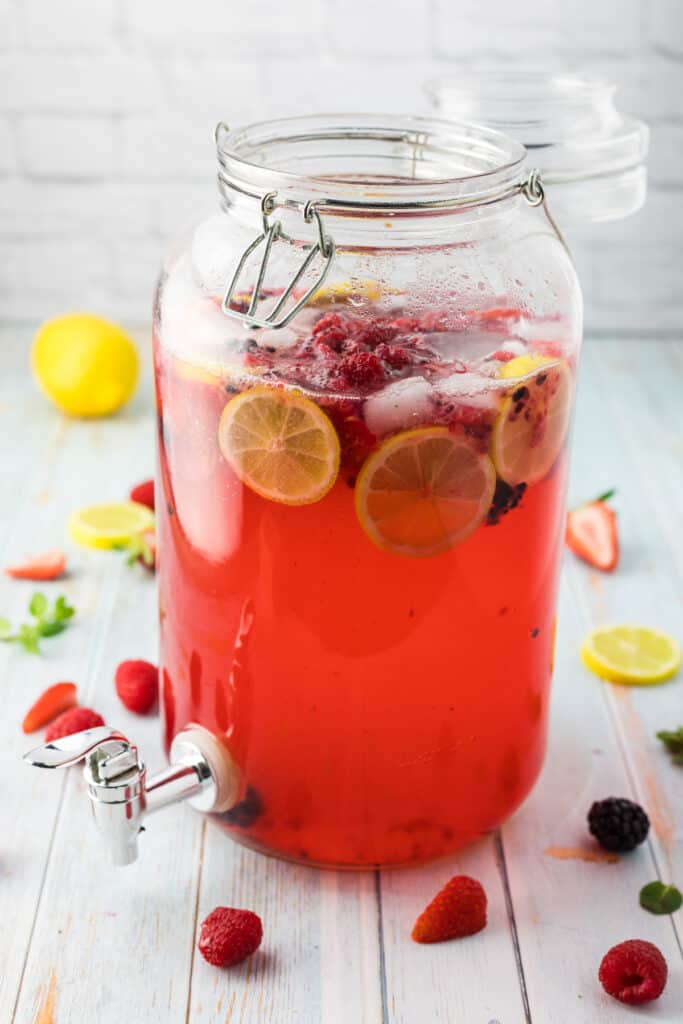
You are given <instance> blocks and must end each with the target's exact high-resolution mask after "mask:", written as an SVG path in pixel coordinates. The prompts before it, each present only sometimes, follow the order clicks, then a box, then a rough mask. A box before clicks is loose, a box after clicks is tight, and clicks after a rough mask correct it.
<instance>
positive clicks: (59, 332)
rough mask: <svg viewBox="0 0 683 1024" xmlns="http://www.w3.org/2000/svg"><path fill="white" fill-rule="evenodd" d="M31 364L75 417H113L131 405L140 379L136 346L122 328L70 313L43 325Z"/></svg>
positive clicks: (44, 386)
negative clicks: (128, 403)
mask: <svg viewBox="0 0 683 1024" xmlns="http://www.w3.org/2000/svg"><path fill="white" fill-rule="evenodd" d="M31 365H32V367H33V373H34V375H35V378H36V380H37V381H38V384H39V385H40V387H41V388H42V390H43V391H44V392H45V394H46V395H47V396H48V398H50V399H51V400H52V401H53V402H54V403H55V405H58V406H59V408H60V409H61V410H62V411H63V412H65V413H67V414H68V415H69V416H108V415H109V414H110V413H113V412H116V410H117V409H120V408H121V406H122V405H123V404H124V403H125V402H127V401H128V399H129V398H130V396H131V395H132V394H133V392H134V391H135V386H136V384H137V380H138V356H137V352H136V351H135V346H134V345H133V342H132V341H131V339H130V338H129V337H128V335H127V334H126V333H125V331H123V330H122V329H121V328H120V327H117V326H116V324H113V323H110V322H109V321H108V320H102V319H101V318H100V317H97V316H91V315H90V314H88V313H70V314H68V315H67V316H60V317H56V318H55V319H54V320H48V321H47V322H46V323H44V324H43V325H42V327H41V328H40V329H39V331H38V333H37V334H36V337H35V339H34V342H33V348H32V350H31Z"/></svg>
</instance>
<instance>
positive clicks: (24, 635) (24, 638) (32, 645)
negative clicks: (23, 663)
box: [17, 625, 40, 654]
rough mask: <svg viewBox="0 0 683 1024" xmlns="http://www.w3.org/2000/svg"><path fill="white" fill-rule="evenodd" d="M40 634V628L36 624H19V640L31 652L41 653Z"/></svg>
mask: <svg viewBox="0 0 683 1024" xmlns="http://www.w3.org/2000/svg"><path fill="white" fill-rule="evenodd" d="M38 635H39V634H38V630H37V628H36V627H35V626H27V625H23V626H19V632H18V633H17V640H18V641H19V643H20V644H21V646H22V647H23V648H24V650H25V651H28V653H29V654H40V646H39V644H38Z"/></svg>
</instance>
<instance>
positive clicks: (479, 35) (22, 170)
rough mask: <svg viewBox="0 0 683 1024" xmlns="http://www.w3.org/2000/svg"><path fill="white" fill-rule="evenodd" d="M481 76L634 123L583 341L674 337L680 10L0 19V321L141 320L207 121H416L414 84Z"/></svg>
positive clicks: (590, 250) (46, 3) (270, 11)
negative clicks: (515, 72)
mask: <svg viewBox="0 0 683 1024" xmlns="http://www.w3.org/2000/svg"><path fill="white" fill-rule="evenodd" d="M492 59H493V60H498V61H500V62H501V63H506V62H508V63H510V62H512V63H514V64H515V65H517V66H519V64H520V62H521V63H523V62H524V61H527V60H528V61H532V62H538V61H539V59H540V60H543V61H545V62H546V63H555V64H556V65H557V64H559V65H564V66H567V65H569V66H579V67H581V66H586V65H587V66H589V67H591V68H593V69H596V70H600V71H601V72H604V73H605V74H606V75H607V76H609V77H612V78H614V79H615V80H616V81H617V82H620V83H621V85H622V89H621V93H620V95H621V102H622V104H623V105H624V106H625V107H627V108H628V109H630V110H631V111H632V112H633V113H635V114H638V115H640V116H643V117H645V118H646V119H647V120H648V121H649V122H650V123H651V127H652V158H651V162H650V167H651V182H652V188H651V196H650V200H649V203H648V206H647V208H646V210H645V211H643V212H642V213H640V214H639V215H638V216H637V217H634V218H632V219H631V220H630V221H628V222H623V223H617V224H612V225H601V226H596V227H593V228H591V229H590V230H588V231H586V232H585V233H584V235H583V239H582V241H579V242H577V245H576V255H577V262H578V264H579V268H580V270H581V271H582V272H583V280H584V287H585V291H586V297H587V312H588V321H589V323H590V325H591V326H593V327H600V328H605V329H609V328H612V327H617V328H626V329H629V330H633V331H642V330H649V329H675V328H680V326H681V324H682V323H683V172H682V170H681V165H682V162H683V0H620V3H619V4H618V5H617V4H615V3H613V2H611V0H571V2H570V3H568V2H567V0H525V2H524V3H518V4H514V3H510V0H345V2H344V3H343V4H340V3H338V2H337V0H287V2H282V0H240V2H239V3H238V2H237V0H199V2H195V3H191V2H189V0H174V2H172V3H169V2H168V0H0V319H8V320H27V321H32V320H36V319H38V318H40V317H43V316H46V315H49V314H53V313H56V312H58V311H61V310H66V309H69V308H75V307H80V308H90V309H93V310H95V311H100V312H102V313H103V314H106V315H110V316H114V317H118V318H120V319H133V320H139V321H143V320H146V319H147V318H148V316H149V305H150V300H151V294H152V290H153V286H154V278H155V274H156V267H157V266H158V263H159V260H160V257H161V252H162V250H163V247H164V246H165V245H166V244H167V241H168V239H169V238H171V237H172V236H173V235H174V234H177V233H178V232H179V231H180V230H181V229H182V228H183V227H184V226H185V225H186V224H187V223H188V222H190V221H191V220H192V219H195V218H198V217H199V216H201V215H202V214H203V213H205V212H206V211H208V210H210V209H211V207H212V205H213V204H214V202H215V196H214V175H215V169H214V155H213V143H212V130H213V126H214V124H215V122H216V121H217V120H219V119H223V120H226V121H227V122H228V123H230V124H239V123H245V122H248V121H251V120H255V119H260V118H264V117H271V116H282V115H287V114H296V113H306V112H313V111H324V110H326V109H327V110H333V111H338V110H343V109H346V110H363V109H375V110H383V109H384V110H387V111H398V112H418V113H420V112H425V111H426V110H427V109H428V107H427V101H426V99H425V98H424V96H423V94H422V90H421V84H422V82H423V81H424V80H425V79H426V78H428V77H430V76H433V75H434V74H438V73H440V72H445V71H448V70H449V69H451V68H456V69H458V70H463V68H466V67H467V66H468V65H471V64H475V63H478V62H481V61H482V60H486V61H490V60H492Z"/></svg>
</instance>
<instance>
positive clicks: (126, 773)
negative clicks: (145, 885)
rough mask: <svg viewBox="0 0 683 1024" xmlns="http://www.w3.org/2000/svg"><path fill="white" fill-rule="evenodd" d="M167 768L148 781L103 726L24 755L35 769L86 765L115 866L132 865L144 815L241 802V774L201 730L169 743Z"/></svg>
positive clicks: (132, 751)
mask: <svg viewBox="0 0 683 1024" xmlns="http://www.w3.org/2000/svg"><path fill="white" fill-rule="evenodd" d="M170 758H171V764H170V765H169V767H168V768H165V769H164V770H163V771H161V772H158V773H157V774H156V775H153V776H152V777H151V778H149V779H148V777H147V769H146V768H145V765H144V764H143V762H142V761H141V760H140V759H139V757H138V749H137V747H136V746H134V745H133V744H132V743H130V742H129V741H128V740H127V739H126V737H125V736H124V735H123V734H122V733H120V732H118V731H117V730H116V729H108V728H106V727H104V726H102V727H101V728H98V729H85V730H84V731H83V732H76V733H73V734H72V735H71V736H64V737H62V738H60V739H58V740H53V741H52V742H51V743H46V744H45V745H44V746H42V747H36V748H35V750H30V751H29V752H28V753H27V754H24V760H25V761H27V762H28V763H29V764H30V765H33V766H34V767H36V768H68V766H69V765H73V764H77V763H78V762H79V761H85V767H84V770H83V775H84V778H85V782H86V785H87V789H88V796H89V797H90V802H91V806H92V810H93V814H94V816H95V822H96V824H97V827H98V828H99V830H100V835H101V837H102V840H103V842H104V845H105V847H106V848H107V849H108V850H109V852H110V854H111V856H112V859H113V861H114V864H117V865H125V864H132V863H133V861H134V860H136V858H137V855H138V835H139V833H140V830H141V829H142V822H143V820H144V819H145V817H146V816H147V815H148V814H151V813H152V812H153V811H157V810H160V809H161V808H162V807H166V806H168V805H169V804H173V803H178V802H179V801H181V800H187V801H188V802H189V803H190V804H192V805H193V806H194V807H196V808H197V810H200V811H219V812H220V811H225V810H228V809H229V808H230V807H233V806H234V805H235V804H236V803H237V801H238V800H239V790H240V786H239V772H238V769H237V766H236V764H235V762H234V761H233V760H232V758H231V756H230V754H229V753H228V751H227V749H226V748H225V747H224V746H223V744H222V743H221V742H220V741H219V740H218V739H217V738H216V737H215V736H214V735H213V734H212V733H210V732H209V731H208V730H207V729H204V728H202V726H200V725H192V724H191V725H189V726H187V727H186V728H185V729H183V730H182V731H181V732H179V733H178V734H177V735H176V737H175V738H174V740H173V743H172V745H171V751H170Z"/></svg>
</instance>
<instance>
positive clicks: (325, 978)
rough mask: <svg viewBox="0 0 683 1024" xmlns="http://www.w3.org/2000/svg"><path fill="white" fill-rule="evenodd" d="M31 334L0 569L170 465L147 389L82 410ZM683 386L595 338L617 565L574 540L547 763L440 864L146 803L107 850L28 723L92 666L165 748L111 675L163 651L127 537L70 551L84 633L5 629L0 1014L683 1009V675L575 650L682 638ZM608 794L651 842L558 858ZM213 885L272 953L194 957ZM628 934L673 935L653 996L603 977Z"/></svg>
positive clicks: (495, 1017) (269, 1017)
mask: <svg viewBox="0 0 683 1024" xmlns="http://www.w3.org/2000/svg"><path fill="white" fill-rule="evenodd" d="M20 333H21V332H14V334H13V333H11V332H5V333H4V334H2V335H0V341H2V342H3V375H2V380H1V381H0V446H1V459H2V462H1V466H2V501H1V502H0V564H2V565H5V564H7V563H8V562H9V561H12V560H16V559H18V558H20V557H21V556H23V555H27V554H30V553H32V552H38V551H41V550H43V549H47V548H50V547H54V546H58V545H62V544H63V543H64V525H65V521H66V518H67V515H68V513H69V511H70V510H71V509H73V508H74V507H76V506H79V505H83V504H87V503H90V502H93V501H102V500H108V499H111V500H115V499H120V498H124V497H125V496H126V493H127V489H128V487H129V485H130V484H131V483H134V482H136V481H138V480H139V479H142V478H144V477H146V476H149V475H150V473H151V470H152V466H153V428H152V415H153V414H152V402H151V396H150V392H149V387H148V386H146V387H144V388H143V389H141V391H140V393H139V394H138V396H137V397H136V399H135V401H134V402H133V403H132V405H131V407H130V408H129V409H128V410H127V411H126V412H125V414H123V415H121V416H120V417H118V418H116V419H113V420H110V421H103V422H93V423H82V422H80V423H79V422H67V421H65V420H63V419H62V418H60V416H59V415H58V414H56V413H55V412H53V411H52V410H51V409H50V408H48V406H47V404H46V403H45V402H44V401H43V399H42V398H41V397H40V396H39V395H38V394H37V392H36V391H35V389H34V387H33V385H32V384H31V382H30V381H29V378H28V374H27V371H26V368H25V364H26V361H27V352H28V349H27V342H28V339H27V338H26V337H21V336H17V334H20ZM682 394H683V342H681V343H678V342H675V341H652V340H650V341H647V342H645V341H644V342H637V341H633V340H630V341H620V342H617V341H608V340H599V341H594V342H592V343H590V344H588V345H587V349H586V353H585V358H584V362H583V370H582V390H581V397H580V402H579V411H578V422H577V428H576V432H575V444H574V473H573V487H572V491H573V493H572V498H573V499H574V500H580V499H584V498H588V497H591V496H594V495H596V494H598V493H599V492H600V491H603V490H604V489H605V488H606V487H608V486H616V487H617V488H618V492H619V494H618V507H619V513H620V516H619V521H620V527H621V534H622V539H623V556H622V563H621V567H620V569H619V571H618V572H617V573H616V574H615V575H614V576H609V577H608V576H600V575H598V574H595V573H592V572H591V571H589V570H588V569H587V568H585V567H584V566H582V565H579V564H578V563H577V562H575V561H574V560H573V558H572V557H571V556H567V559H566V567H565V573H564V580H563V589H562V601H561V610H560V628H559V635H558V647H557V660H556V673H555V676H556V678H555V683H554V701H553V716H552V734H551V742H550V751H549V755H548V759H547V763H546V767H545V770H544V772H543V776H542V779H541V781H540V783H539V784H538V786H537V787H536V789H535V791H534V793H533V795H532V796H531V798H530V799H529V800H528V801H527V803H526V804H525V806H524V807H523V808H522V810H521V811H519V812H518V814H517V815H516V816H515V817H514V818H513V820H512V821H510V822H509V823H508V824H507V825H506V826H505V827H504V829H503V830H502V832H501V834H500V835H497V836H491V837H490V838H489V839H487V840H485V841H482V842H480V843H479V844H477V845H476V846H474V847H472V848H470V849H467V850H465V851H463V852H462V853H461V854H459V855H457V856H454V857H451V858H449V859H448V860H447V861H445V862H441V863H438V864H435V865H432V866H429V867H426V868H421V869H415V870H412V871H396V872H387V873H384V874H382V875H381V876H380V875H379V874H372V873H368V874H349V873H346V874H336V873H334V872H319V871H315V870H313V869H309V868H303V867H301V868H300V867H295V866H292V865H289V864H285V863H282V862H279V861H277V860H272V859H267V858H265V857H261V856H258V855H256V854H254V853H251V852H248V851H246V850H244V849H241V848H240V847H238V846H235V845H233V844H232V843H230V842H229V841H228V840H227V839H226V838H225V837H224V836H223V835H222V834H221V833H220V832H219V831H218V830H215V829H213V828H212V827H211V826H210V825H207V824H206V823H205V822H204V821H203V820H202V818H201V817H199V816H198V815H196V814H194V813H193V812H192V811H191V810H190V809H188V808H186V807H174V808H172V809H169V810H168V811H167V812H165V813H163V814H161V815H159V816H158V817H156V818H154V819H152V820H151V821H150V822H149V828H148V831H147V832H146V833H145V835H144V836H143V837H142V839H141V847H142V856H141V858H140V860H139V861H138V862H137V863H136V864H135V865H133V866H131V867H128V868H125V869H119V870H113V869H111V868H110V867H109V864H108V860H107V856H106V853H105V851H103V850H101V849H99V848H98V842H97V838H96V834H95V832H94V829H93V826H92V824H91V821H90V810H89V807H88V801H87V799H86V798H85V795H84V792H83V782H82V776H81V773H80V772H79V771H76V770H71V771H69V772H54V773H49V772H41V771H37V770H34V769H30V768H28V767H26V766H25V765H24V764H23V763H22V762H21V760H20V757H21V754H22V752H23V751H24V750H25V749H26V747H27V746H30V745H32V741H31V739H29V740H27V738H26V737H24V736H23V735H22V734H21V732H20V726H19V723H20V721H21V718H22V716H23V714H24V712H25V710H26V709H27V707H28V705H29V704H30V703H31V702H32V700H33V698H34V697H35V696H36V695H37V694H38V693H39V692H40V691H41V690H42V689H43V688H44V687H45V686H46V685H48V684H50V683H52V682H54V681H56V680H60V679H70V680H74V681H75V682H77V683H78V686H79V689H80V693H81V697H82V699H83V701H84V702H87V703H91V704H92V705H93V706H95V707H96V708H97V709H98V710H99V711H100V712H101V713H102V714H103V715H104V716H105V719H106V721H107V722H108V723H110V724H118V725H119V726H120V727H121V728H123V729H124V730H128V731H129V732H130V734H132V735H133V737H135V738H136V739H137V740H138V741H139V742H140V745H141V747H142V749H143V751H144V752H145V755H146V759H147V761H148V764H149V765H150V767H151V768H155V767H158V766H160V765H161V763H162V754H161V747H160V743H159V736H158V732H159V729H158V721H157V719H156V718H152V719H150V720H144V719H140V718H137V717H135V716H133V715H130V714H128V713H127V712H125V711H124V709H123V708H122V707H121V706H120V704H119V702H118V700H117V698H116V696H115V693H114V689H113V684H112V677H113V673H114V668H115V666H116V665H117V664H118V662H119V661H121V660H122V659H124V658H129V657H146V658H150V659H154V658H155V656H156V632H155V621H156V613H155V587H154V581H153V579H152V578H150V577H147V576H145V574H144V573H142V572H137V571H135V572H131V570H129V569H128V568H126V567H125V566H124V564H123V559H122V558H121V557H120V556H119V555H116V554H107V553H96V552H93V553H89V552H87V551H83V550H75V549H73V550H71V549H70V550H69V565H70V568H71V572H70V575H69V578H68V580H66V581H65V582H64V583H63V584H54V585H52V587H51V589H52V591H53V593H58V592H61V591H64V592H65V593H67V594H68V596H69V598H70V599H71V600H72V602H73V604H74V605H75V606H76V608H77V610H78V616H77V619H76V620H75V623H74V625H73V627H72V628H70V629H69V630H68V632H66V633H65V634H63V635H62V636H61V637H58V638H55V639H53V640H50V641H48V642H47V643H45V645H44V650H45V653H44V655H43V656H42V657H40V658H36V657H32V656H30V655H27V654H25V653H24V652H23V651H21V650H18V649H14V647H13V646H10V645H0V677H1V682H0V700H1V701H2V706H3V712H4V713H3V723H4V724H3V728H2V741H1V743H0V772H1V773H2V774H1V778H2V790H1V792H2V796H1V798H0V821H1V822H2V828H1V829H0V973H1V974H2V984H1V986H0V1022H1V1024H10V1022H12V1024H14V1022H16V1024H91V1022H92V1024H121V1022H128V1021H130V1022H132V1024H152V1022H160V1024H181V1022H191V1024H219V1022H220V1024H227V1022H230V1024H237V1022H241V1024H257V1022H258V1024H261V1022H274V1024H290V1022H291V1024H319V1022H324V1024H494V1022H496V1024H498V1022H499V1024H520V1022H528V1021H533V1022H534V1024H575V1022H581V1024H584V1022H585V1024H613V1022H624V1021H634V1020H648V1021H657V1022H658V1024H664V1022H666V1024H674V1022H679V1024H680V1022H681V1021H682V1020H683V962H682V945H681V938H682V936H683V913H682V912H680V911H679V912H678V914H676V915H674V916H673V917H655V916H652V915H650V914H648V913H646V912H645V911H643V910H641V909H640V908H639V906H638V892H639V889H640V887H641V886H642V885H643V884H644V883H646V882H649V881H652V880H653V879H655V878H657V877H659V878H662V879H664V880H667V881H668V880H673V881H675V882H677V883H678V885H679V887H681V888H683V769H681V768H675V767H674V766H673V765H672V764H671V763H670V761H669V758H668V756H667V755H666V754H665V752H664V751H663V750H662V749H660V745H659V743H658V741H657V740H656V739H655V737H654V733H655V732H656V730H657V729H659V728H674V727H676V726H677V725H679V724H683V679H680V678H679V679H678V681H675V682H672V683H671V684H669V685H667V686H661V687H657V688H653V689H649V690H648V689H645V690H636V689H633V690H628V689H622V688H617V687H611V686H609V685H606V684H604V683H601V682H599V681H598V680H597V679H595V678H593V677H592V676H590V675H589V674H588V673H587V672H586V671H585V670H584V669H583V668H582V666H581V664H580V662H579V660H578V648H579V642H580V639H581V637H582V636H583V634H584V633H585V632H586V630H587V629H588V628H589V627H590V626H591V625H593V624H597V623H603V622H606V621H609V620H616V621H629V620H633V621H637V622H639V621H642V622H646V623H652V624H654V625H656V626H659V627H660V628H662V629H669V630H671V631H673V632H674V633H677V634H678V635H679V638H681V633H682V632H683V522H682V519H683V474H682V472H681V467H682V466H683V411H682V409H683V407H682V404H681V398H682ZM33 589H34V585H32V584H30V583H21V582H14V581H10V580H8V579H6V578H4V577H3V579H2V582H1V583H0V613H2V614H5V615H9V616H11V617H15V618H16V617H19V616H20V615H21V614H22V613H23V612H24V610H25V607H26V604H27V600H28V596H29V594H30V593H31V591H32V590H33ZM492 713H493V710H492ZM38 738H39V737H38ZM38 738H36V742H37V739H38ZM608 795H624V796H632V797H635V798H636V799H638V800H639V801H640V802H641V803H643V804H644V805H645V806H646V808H647V810H648V812H649V814H650V817H651V819H652V823H653V829H652V831H651V838H650V840H649V841H648V843H647V844H646V845H644V846H643V847H641V848H640V849H639V850H638V851H637V852H635V853H634V854H632V855H630V856H628V857H624V858H623V859H622V860H621V861H620V862H619V863H618V864H605V863H584V862H582V861H579V860H558V859H555V858H553V857H550V856H548V855H547V854H546V853H545V852H544V851H546V850H547V849H548V848H549V847H573V846H577V845H579V844H581V843H582V842H583V841H584V839H585V836H586V831H585V816H586V812H587V810H588V807H589V805H590V803H591V801H592V800H593V799H595V798H597V799H600V798H602V797H605V796H608ZM455 873H466V874H471V875H474V876H475V877H477V878H479V879H480V880H481V881H482V883H483V884H484V886H485V888H486V890H487V892H488V895H489V902H490V920H489V925H488V927H487V929H486V930H485V931H484V932H482V933H480V934H479V935H477V936H475V937H473V938H470V939H467V940H464V941H462V942H451V943H447V944H442V945H439V946H431V947H428V946H427V947H423V946H417V945H415V944H414V943H413V942H411V940H410V929H411V926H412V923H413V920H414V918H415V916H416V915H417V913H418V912H419V911H420V910H421V909H422V908H423V906H424V905H425V903H426V902H427V901H428V900H429V899H430V898H431V897H432V896H433V895H434V893H435V892H436V891H437V889H438V888H439V887H440V886H441V884H442V883H443V882H445V881H446V880H447V879H448V878H449V877H450V876H451V875H452V874H455ZM218 904H228V905H233V906H242V907H248V908H251V909H252V910H254V911H256V912H258V913H259V914H260V915H261V916H262V918H263V921H264V925H265V941H264V944H263V947H262V950H261V951H259V953H258V954H256V955H255V956H254V957H253V958H252V959H251V960H249V961H248V962H246V963H245V964H243V965H242V966H241V967H238V968H234V969H232V970H230V971H219V970H216V969H215V968H212V967H210V966H209V965H208V964H206V963H205V962H204V961H203V959H202V958H201V956H199V955H198V953H197V951H196V940H197V931H198V923H200V922H201V920H202V919H203V917H204V916H205V915H206V913H208V911H209V910H211V909H212V908H213V907H214V906H216V905H218ZM634 937H639V938H645V939H650V940H652V941H653V942H655V943H656V944H657V945H658V946H659V947H660V949H661V950H662V952H663V953H664V955H665V956H666V958H667V960H668V963H669V967H670V980H669V984H668V987H667V990H666V992H665V994H664V996H663V997H662V998H661V999H660V1000H659V1002H658V1003H657V1004H655V1005H651V1006H650V1007H647V1008H642V1009H629V1008H627V1007H624V1006H622V1005H620V1004H619V1003H616V1002H614V1001H613V1000H611V999H610V998H609V997H607V996H606V995H605V994H604V993H603V992H602V989H601V988H600V986H599V984H598V982H597V978H596V974H597V968H598V964H599V962H600V959H601V957H602V955H603V954H604V953H605V951H606V950H607V949H608V947H609V946H611V945H612V944H614V943H616V942H620V941H622V940H624V939H627V938H634Z"/></svg>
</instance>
